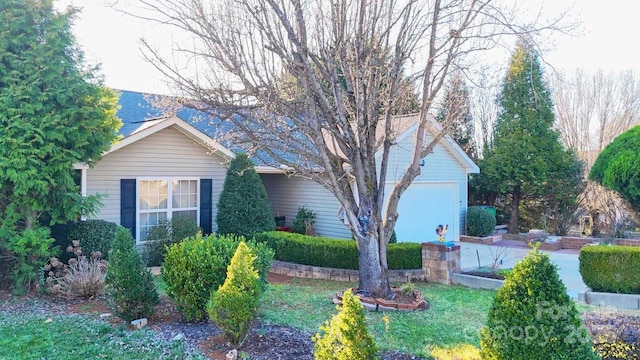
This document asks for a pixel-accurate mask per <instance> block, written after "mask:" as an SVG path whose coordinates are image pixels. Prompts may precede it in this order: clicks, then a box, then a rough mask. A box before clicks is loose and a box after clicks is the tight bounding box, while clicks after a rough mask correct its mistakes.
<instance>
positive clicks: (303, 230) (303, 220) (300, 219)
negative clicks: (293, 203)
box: [293, 206, 316, 236]
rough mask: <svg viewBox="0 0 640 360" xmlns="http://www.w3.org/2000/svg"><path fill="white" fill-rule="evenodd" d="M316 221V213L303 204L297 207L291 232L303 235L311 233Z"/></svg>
mask: <svg viewBox="0 0 640 360" xmlns="http://www.w3.org/2000/svg"><path fill="white" fill-rule="evenodd" d="M315 223H316V213H315V212H314V211H312V210H309V209H307V208H306V207H305V206H301V207H299V208H298V213H297V214H296V218H295V220H293V232H295V233H298V234H304V235H309V236H311V235H313V233H314V225H315Z"/></svg>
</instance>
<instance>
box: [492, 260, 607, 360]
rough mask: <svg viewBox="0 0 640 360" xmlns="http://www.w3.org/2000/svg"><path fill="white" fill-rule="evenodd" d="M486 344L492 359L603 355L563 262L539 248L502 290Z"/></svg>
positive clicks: (566, 357) (494, 302)
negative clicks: (562, 272)
mask: <svg viewBox="0 0 640 360" xmlns="http://www.w3.org/2000/svg"><path fill="white" fill-rule="evenodd" d="M480 345H481V348H482V350H481V354H482V358H483V359H486V360H491V359H496V360H497V359H513V360H518V359H523V360H524V359H539V360H543V359H550V360H551V359H597V358H598V357H597V356H596V355H595V354H594V353H593V350H592V348H591V340H590V338H589V334H588V333H587V331H586V329H585V328H584V326H583V325H582V321H581V320H580V316H579V314H578V310H577V309H576V306H575V304H574V302H573V300H571V298H570V297H569V295H568V294H567V289H566V287H565V285H564V284H563V283H562V281H561V280H560V277H559V276H558V271H557V266H556V265H554V264H553V263H551V260H549V256H548V255H546V254H543V253H541V252H540V251H538V249H537V248H534V249H532V250H531V251H530V252H529V254H528V255H527V256H526V257H524V258H523V259H522V260H521V261H520V262H518V263H517V264H516V265H515V266H514V267H513V270H512V271H511V273H510V274H509V275H507V277H506V278H505V281H504V285H503V286H502V287H501V288H500V289H499V290H498V291H497V293H496V296H495V298H494V301H493V304H492V305H491V309H490V310H489V314H488V317H487V323H486V325H485V327H484V328H483V329H482V331H481V333H480Z"/></svg>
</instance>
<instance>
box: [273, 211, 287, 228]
mask: <svg viewBox="0 0 640 360" xmlns="http://www.w3.org/2000/svg"><path fill="white" fill-rule="evenodd" d="M276 214H277V215H276V216H275V217H274V220H275V221H276V227H284V222H285V220H286V217H285V216H284V215H280V213H276Z"/></svg>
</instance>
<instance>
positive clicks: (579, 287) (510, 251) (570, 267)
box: [457, 240, 587, 300]
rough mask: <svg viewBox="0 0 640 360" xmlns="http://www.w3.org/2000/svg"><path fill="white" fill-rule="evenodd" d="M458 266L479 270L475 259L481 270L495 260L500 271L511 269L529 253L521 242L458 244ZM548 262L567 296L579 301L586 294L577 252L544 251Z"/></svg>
mask: <svg viewBox="0 0 640 360" xmlns="http://www.w3.org/2000/svg"><path fill="white" fill-rule="evenodd" d="M457 244H459V245H460V262H461V267H462V270H467V269H472V268H477V267H478V258H479V259H480V265H481V266H490V265H491V264H492V263H493V262H494V259H498V260H500V259H501V260H502V267H503V268H512V267H513V266H514V265H515V263H516V262H517V261H519V260H520V259H522V258H523V257H524V256H526V255H527V253H528V252H529V247H528V246H527V245H526V244H524V243H523V242H521V241H509V240H502V241H499V242H495V243H493V245H480V244H472V243H465V242H459V243H457ZM541 252H543V253H546V254H549V258H550V259H551V261H553V262H554V263H555V264H556V265H558V273H559V275H560V279H561V280H562V282H564V284H565V286H566V287H567V292H568V293H569V296H571V298H572V299H574V300H577V299H578V293H581V292H585V291H586V290H587V286H586V285H585V284H584V282H582V276H580V271H579V270H578V250H559V251H544V250H541Z"/></svg>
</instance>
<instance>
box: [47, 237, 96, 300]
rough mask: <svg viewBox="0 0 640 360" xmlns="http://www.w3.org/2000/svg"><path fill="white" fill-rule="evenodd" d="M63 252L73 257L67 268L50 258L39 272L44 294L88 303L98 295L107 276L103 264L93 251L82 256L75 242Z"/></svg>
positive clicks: (76, 241)
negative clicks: (83, 300)
mask: <svg viewBox="0 0 640 360" xmlns="http://www.w3.org/2000/svg"><path fill="white" fill-rule="evenodd" d="M66 250H67V252H68V253H72V254H73V255H74V256H75V257H72V258H70V259H69V261H68V263H67V264H65V263H63V262H62V261H60V260H59V259H58V258H55V257H54V258H51V259H49V262H48V263H47V264H46V265H45V266H44V268H43V270H44V277H45V279H44V281H45V288H46V290H47V292H48V293H49V294H51V295H52V296H57V297H63V298H67V299H77V298H79V299H92V298H96V297H98V296H100V295H102V293H103V292H104V281H105V277H106V275H107V261H106V260H104V259H101V258H100V257H101V256H102V253H100V252H99V251H94V252H92V253H91V255H90V256H86V255H85V254H84V253H83V249H82V247H81V246H80V241H78V240H74V241H73V242H72V245H69V246H68V247H67V249H66Z"/></svg>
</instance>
